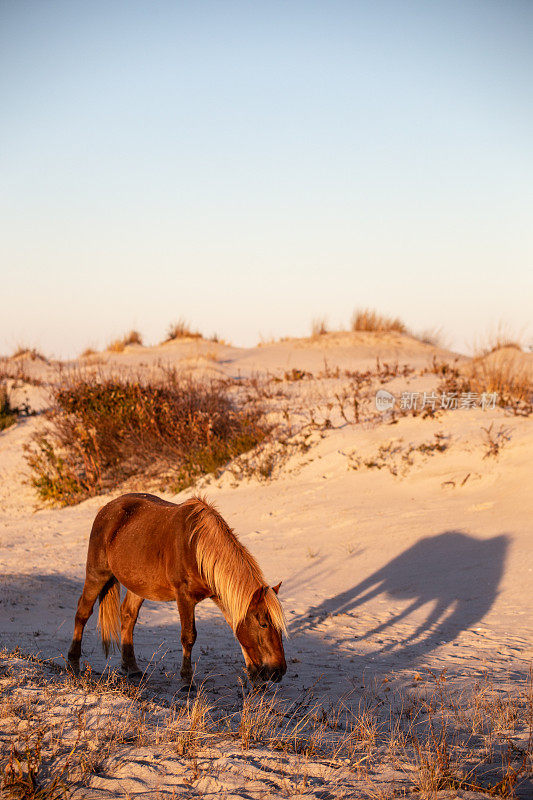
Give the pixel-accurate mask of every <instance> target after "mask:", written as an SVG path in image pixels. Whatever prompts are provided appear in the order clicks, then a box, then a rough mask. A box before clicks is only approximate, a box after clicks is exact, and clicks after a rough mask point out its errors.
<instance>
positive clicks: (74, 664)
mask: <svg viewBox="0 0 533 800" xmlns="http://www.w3.org/2000/svg"><path fill="white" fill-rule="evenodd" d="M67 669H68V670H69V672H72V674H73V675H74V677H75V678H79V677H80V662H79V661H70V660H69V662H68V664H67Z"/></svg>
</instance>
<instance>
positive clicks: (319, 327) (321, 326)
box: [311, 317, 328, 337]
mask: <svg viewBox="0 0 533 800" xmlns="http://www.w3.org/2000/svg"><path fill="white" fill-rule="evenodd" d="M326 333H328V325H327V321H326V318H325V317H316V318H315V319H314V320H313V321H312V322H311V336H313V337H315V336H324V335H325V334H326Z"/></svg>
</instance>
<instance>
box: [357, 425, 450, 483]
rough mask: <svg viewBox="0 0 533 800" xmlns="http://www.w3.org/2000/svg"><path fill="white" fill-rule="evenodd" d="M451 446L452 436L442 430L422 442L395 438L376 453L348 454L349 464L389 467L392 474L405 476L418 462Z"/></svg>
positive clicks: (367, 466)
mask: <svg viewBox="0 0 533 800" xmlns="http://www.w3.org/2000/svg"><path fill="white" fill-rule="evenodd" d="M449 447H450V437H449V436H446V435H445V434H444V433H442V432H441V431H439V432H437V433H435V434H434V435H433V439H430V440H429V441H428V442H421V443H420V444H413V443H412V442H409V443H408V444H404V442H403V439H402V438H400V439H393V440H391V441H389V442H386V443H385V444H382V445H380V446H379V447H378V449H377V451H376V453H374V454H373V455H371V456H367V457H363V456H360V455H359V454H357V453H355V452H354V453H351V454H349V455H348V464H349V467H350V468H351V469H354V470H358V469H361V468H362V467H365V468H366V469H378V470H381V469H387V470H388V471H389V472H390V473H391V475H394V476H395V477H396V476H402V477H404V476H405V475H407V473H408V472H409V471H410V470H411V469H412V467H414V466H415V465H416V464H417V463H423V462H424V461H425V460H426V459H427V458H428V457H430V456H434V455H436V454H437V453H444V452H446V450H448V448H449Z"/></svg>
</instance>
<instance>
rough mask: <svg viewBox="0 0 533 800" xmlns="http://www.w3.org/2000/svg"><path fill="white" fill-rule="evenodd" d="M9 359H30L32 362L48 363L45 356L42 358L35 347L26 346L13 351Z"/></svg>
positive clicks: (20, 346)
mask: <svg viewBox="0 0 533 800" xmlns="http://www.w3.org/2000/svg"><path fill="white" fill-rule="evenodd" d="M11 358H12V359H15V358H31V360H32V361H36V360H39V361H45V362H46V363H48V359H47V358H46V356H44V355H43V354H42V353H41V352H40V351H39V350H37V349H36V348H35V347H27V346H26V345H19V346H18V347H17V348H16V349H15V352H14V353H13V355H12V356H11Z"/></svg>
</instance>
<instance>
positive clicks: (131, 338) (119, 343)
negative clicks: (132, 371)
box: [83, 330, 143, 355]
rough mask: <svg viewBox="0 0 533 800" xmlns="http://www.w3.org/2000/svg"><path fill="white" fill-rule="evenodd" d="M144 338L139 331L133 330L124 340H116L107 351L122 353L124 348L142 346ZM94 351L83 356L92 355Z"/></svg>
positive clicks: (109, 345)
mask: <svg viewBox="0 0 533 800" xmlns="http://www.w3.org/2000/svg"><path fill="white" fill-rule="evenodd" d="M142 343H143V340H142V336H141V334H140V333H139V331H135V330H131V331H130V332H129V333H127V334H126V335H125V336H123V337H122V339H114V340H113V341H112V342H110V343H109V344H108V345H107V350H108V351H109V352H110V353H122V352H123V350H124V348H125V347H127V345H129V344H142ZM93 352H94V350H92V351H91V350H89V351H87V350H86V351H85V352H84V353H83V355H90V354H91V353H93Z"/></svg>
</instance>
